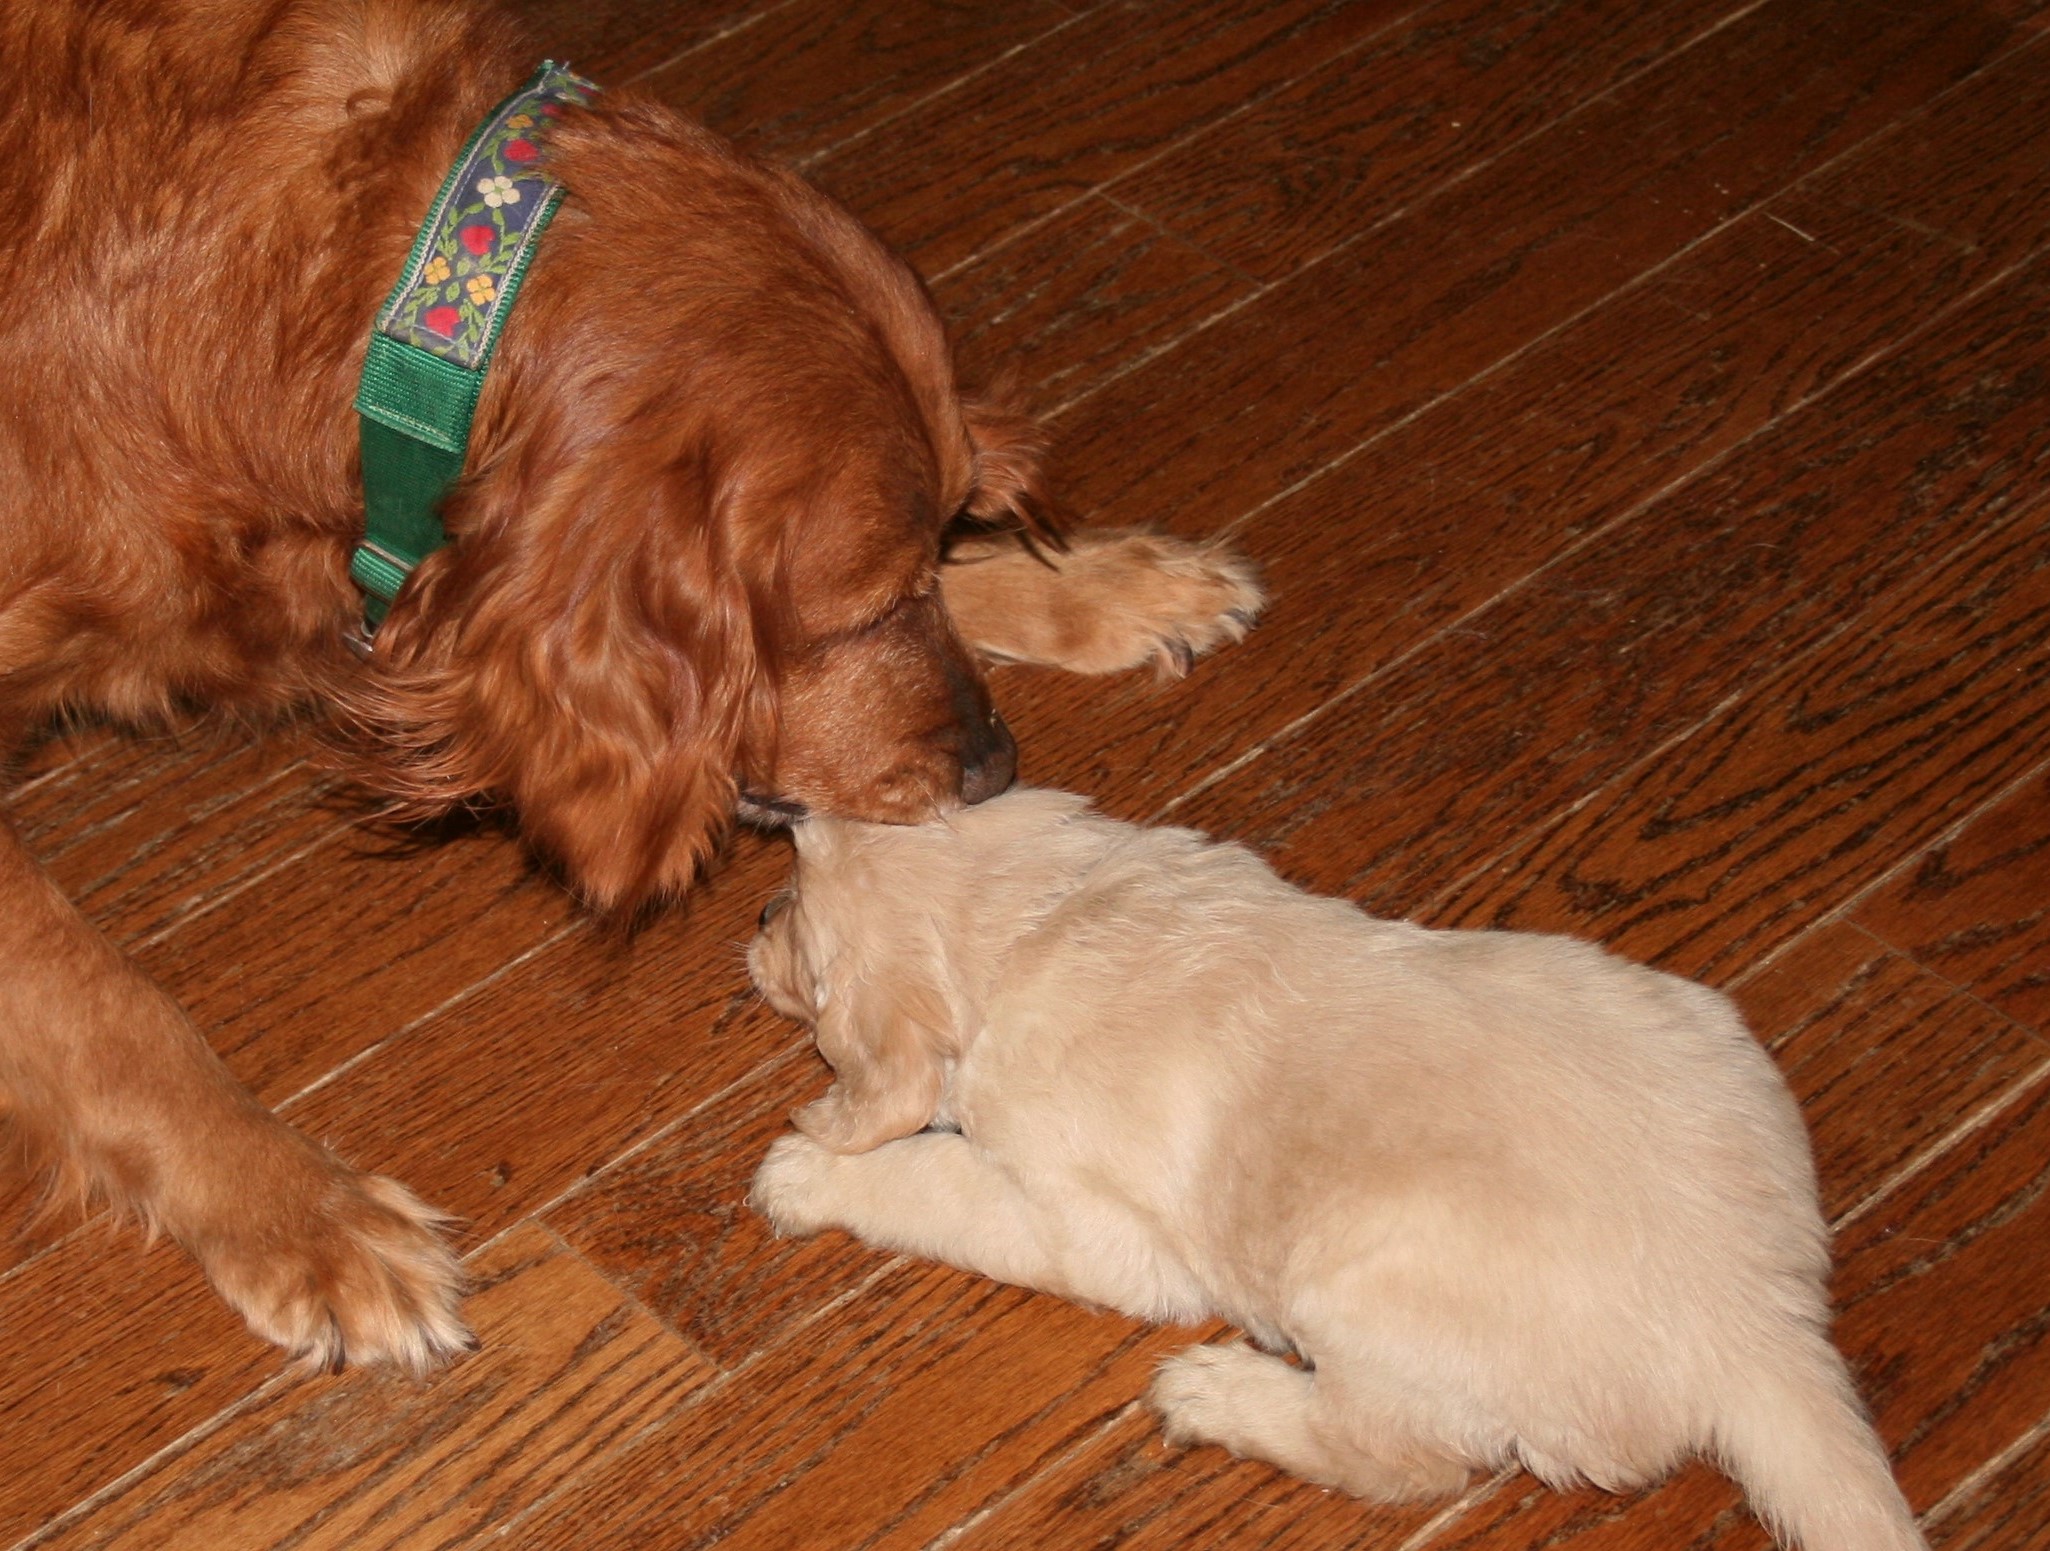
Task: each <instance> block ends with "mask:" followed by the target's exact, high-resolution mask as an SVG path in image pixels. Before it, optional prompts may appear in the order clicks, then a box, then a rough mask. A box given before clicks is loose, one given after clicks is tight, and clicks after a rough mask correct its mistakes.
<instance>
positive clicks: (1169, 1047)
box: [749, 791, 1922, 1551]
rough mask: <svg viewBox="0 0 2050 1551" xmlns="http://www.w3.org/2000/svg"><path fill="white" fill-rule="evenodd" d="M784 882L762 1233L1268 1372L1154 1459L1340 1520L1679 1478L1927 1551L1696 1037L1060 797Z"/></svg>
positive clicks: (1522, 959) (1735, 1050) (1178, 1419)
mask: <svg viewBox="0 0 2050 1551" xmlns="http://www.w3.org/2000/svg"><path fill="white" fill-rule="evenodd" d="M797 842H798V857H799V861H798V881H797V889H796V892H795V895H794V896H793V897H792V899H791V901H790V902H789V903H788V904H787V905H786V906H785V907H784V908H782V909H781V910H780V911H778V910H776V909H775V907H773V906H772V908H771V911H770V912H765V916H766V921H765V926H764V929H763V932H762V934H761V936H760V937H759V938H757V940H756V943H755V945H754V947H753V949H752V950H751V952H750V955H749V966H750V969H751V970H752V971H753V973H754V976H755V980H756V983H757V984H758V985H759V986H760V987H761V988H762V990H763V992H764V993H765V994H766V995H767V996H768V998H769V1000H770V1002H771V1003H772V1004H773V1005H774V1006H776V1007H777V1009H778V1010H779V1011H782V1012H784V1013H786V1014H788V1015H790V1016H793V1017H797V1018H799V1019H801V1020H803V1021H805V1022H809V1023H811V1024H812V1025H813V1026H814V1027H815V1028H816V1030H817V1032H818V1041H819V1048H820V1050H821V1052H823V1053H824V1054H825V1056H826V1058H827V1059H828V1060H829V1061H830V1062H831V1063H832V1064H833V1066H834V1068H835V1070H836V1072H837V1074H838V1080H837V1081H836V1082H835V1084H834V1086H833V1088H832V1090H831V1091H830V1092H829V1093H828V1094H827V1095H826V1097H825V1098H823V1099H821V1100H819V1101H818V1102H817V1103H815V1104H813V1105H811V1106H809V1107H808V1108H806V1109H805V1110H803V1111H800V1112H799V1114H798V1117H797V1122H798V1126H799V1128H800V1131H801V1132H803V1133H805V1134H800V1135H793V1136H788V1137H785V1138H783V1139H781V1140H779V1141H778V1142H777V1143H776V1144H775V1146H774V1147H773V1148H772V1149H771V1151H770V1153H769V1156H768V1158H767V1159H766V1161H765V1162H764V1163H763V1165H762V1168H761V1171H760V1173H759V1174H758V1175H757V1177H756V1181H755V1187H754V1200H755V1202H756V1204H757V1205H758V1206H759V1207H760V1208H761V1209H762V1210H763V1211H764V1212H765V1213H766V1214H767V1215H768V1216H769V1218H770V1220H771V1221H772V1222H774V1223H776V1224H777V1226H778V1227H780V1228H783V1229H786V1230H789V1231H795V1232H811V1231H814V1230H816V1229H818V1228H821V1227H827V1226H838V1227H844V1228H847V1229H849V1230H850V1231H852V1232H854V1233H857V1234H859V1235H860V1236H862V1237H863V1238H865V1239H868V1240H870V1241H871V1242H874V1243H876V1244H878V1245H880V1246H883V1247H886V1248H890V1249H895V1250H902V1251H908V1252H910V1253H913V1254H921V1255H929V1256H932V1257H934V1258H937V1259H940V1260H944V1261H947V1262H949V1263H951V1264H954V1265H957V1266H961V1267H963V1268H965V1269H969V1270H974V1271H979V1272H982V1273H984V1274H986V1275H990V1276H995V1277H999V1278H1001V1279H1003V1280H1005V1281H1010V1282H1017V1283H1023V1284H1025V1285H1028V1286H1034V1287H1041V1288H1045V1289H1047V1290H1049V1291H1054V1292H1058V1293H1061V1294H1064V1295H1066V1296H1069V1297H1074V1298H1079V1299H1082V1300H1084V1301H1087V1302H1091V1303H1101V1304H1108V1305H1111V1306H1114V1307H1116V1308H1119V1309H1123V1310H1125V1311H1126V1312H1128V1313H1131V1314H1135V1315H1138V1316H1141V1317H1143V1318H1150V1319H1161V1320H1176V1321H1183V1322H1190V1323H1194V1322H1197V1321H1200V1320H1202V1319H1205V1318H1208V1317H1211V1316H1213V1315H1223V1316H1224V1317H1226V1318H1228V1319H1231V1320H1233V1321H1234V1322H1236V1323H1237V1324H1239V1325H1240V1326H1242V1327H1243V1328H1245V1329H1246V1330H1248V1331H1249V1332H1251V1333H1252V1334H1253V1335H1254V1337H1255V1338H1256V1339H1257V1340H1259V1341H1260V1342H1261V1343H1262V1344H1263V1345H1265V1346H1267V1347H1269V1348H1270V1349H1274V1350H1277V1351H1278V1350H1282V1349H1293V1350H1294V1351H1296V1352H1298V1353H1300V1354H1301V1356H1302V1357H1303V1358H1304V1359H1305V1364H1304V1366H1301V1367H1298V1366H1295V1365H1292V1364H1291V1363H1289V1362H1287V1361H1286V1360H1284V1359H1283V1358H1282V1357H1279V1356H1268V1355H1264V1354H1262V1353H1259V1352H1255V1351H1253V1350H1251V1349H1249V1348H1246V1347H1243V1346H1234V1347H1222V1348H1219V1347H1208V1346H1206V1347H1196V1348H1193V1349H1191V1350H1190V1351H1188V1352H1185V1353H1183V1354H1181V1355H1179V1356H1178V1357H1175V1358H1173V1359H1170V1360H1169V1362H1168V1363H1167V1364H1166V1365H1165V1366H1164V1367H1163V1369H1162V1372H1161V1375H1160V1378H1159V1380H1158V1381H1157V1383H1156V1385H1155V1389H1154V1396H1153V1398H1154V1403H1155V1405H1156V1406H1157V1407H1158V1408H1159V1409H1160V1410H1161V1412H1162V1413H1163V1415H1164V1417H1165V1420H1166V1423H1167V1427H1168V1430H1169V1432H1170V1433H1171V1434H1172V1435H1174V1436H1176V1437H1178V1438H1180V1439H1183V1440H1198V1441H1204V1442H1214V1443H1221V1444H1224V1445H1225V1446H1227V1447H1229V1448H1231V1449H1233V1450H1234V1451H1236V1452H1238V1453H1242V1454H1250V1455H1254V1456H1256V1457H1259V1458H1262V1459H1266V1460H1269V1461H1272V1462H1273V1463H1275V1464H1278V1465H1281V1466H1282V1467H1284V1468H1285V1469H1289V1470H1292V1471H1295V1472H1297V1473H1299V1474H1302V1475H1305V1476H1308V1477H1310V1478H1311V1479H1313V1480H1316V1481H1321V1482H1324V1483H1326V1484H1329V1485H1334V1486H1341V1487H1345V1488H1347V1489H1348V1490H1351V1491H1353V1492H1356V1493H1360V1494H1363V1495H1369V1496H1376V1497H1384V1498H1396V1497H1405V1496H1413V1495H1423V1494H1430V1493H1438V1492H1447V1491H1453V1490H1457V1489H1458V1488H1460V1487H1461V1486H1463V1485H1464V1484H1465V1482H1466V1480H1467V1472H1468V1471H1469V1469H1473V1468H1479V1469H1483V1470H1493V1469H1497V1468H1499V1467H1501V1466H1503V1465H1507V1464H1512V1463H1519V1464H1522V1465H1524V1466H1525V1467H1527V1468H1529V1469H1530V1470H1532V1471H1535V1472H1536V1473H1537V1474H1539V1475H1541V1476H1543V1477H1544V1478H1546V1479H1547V1480H1549V1481H1551V1482H1553V1483H1554V1484H1566V1483H1570V1482H1575V1481H1580V1480H1591V1481H1594V1482H1596V1483H1598V1484H1600V1485H1603V1486H1606V1487H1609V1488H1611V1489H1617V1488H1623V1487H1628V1486H1634V1485H1638V1484H1641V1483H1644V1482H1646V1481H1649V1480H1652V1479H1654V1478H1656V1477H1658V1476H1660V1475H1662V1474H1664V1473H1665V1472H1666V1471H1667V1470H1669V1469H1671V1468H1672V1467H1673V1466H1674V1465H1675V1464H1676V1463H1677V1462H1678V1461H1679V1460H1680V1459H1682V1458H1683V1457H1685V1456H1686V1455H1689V1454H1693V1453H1705V1454H1710V1455H1713V1456H1714V1457H1716V1458H1719V1459H1721V1460H1722V1461H1724V1462H1725V1463H1726V1464H1727V1466H1728V1467H1729V1468H1730V1469H1731V1471H1732V1472H1733V1473H1734V1474H1735V1475H1736V1476H1737V1477H1738V1478H1739V1479H1740V1480H1741V1481H1742V1483H1743V1484H1744V1486H1745V1487H1746V1489H1747V1491H1748V1492H1749V1494H1750V1497H1751V1499H1752V1501H1753V1503H1754V1504H1755V1505H1756V1506H1757V1507H1758V1509H1759V1511H1760V1513H1761V1514H1762V1515H1763V1516H1765V1517H1766V1518H1767V1519H1768V1520H1770V1521H1771V1522H1772V1523H1773V1524H1774V1525H1775V1526H1776V1527H1778V1528H1779V1529H1780V1530H1782V1531H1783V1532H1785V1533H1787V1534H1789V1535H1790V1536H1792V1537H1793V1538H1794V1539H1795V1540H1797V1541H1798V1542H1799V1543H1800V1544H1801V1545H1803V1546H1805V1547H1806V1548H1807V1551H1911V1548H1914V1547H1919V1546H1920V1545H1921V1544H1922V1541H1921V1537H1920V1536H1919V1534H1918V1533H1917V1532H1916V1529H1915V1526H1914V1521H1913V1519H1912V1518H1911V1517H1910V1515H1909V1513H1908V1511H1907V1507H1906V1504H1905V1503H1904V1502H1903V1501H1902V1500H1901V1497H1900V1494H1899V1492H1898V1490H1897V1489H1896V1487H1895V1486H1894V1483H1893V1481H1892V1478H1891V1475H1890V1473H1889V1470H1888V1466H1887V1461H1886V1457H1885V1454H1884V1453H1883V1451H1882V1450H1881V1449H1880V1447H1879V1443H1878V1440H1877V1439H1876V1438H1875V1437H1874V1436H1873V1434H1872V1430H1871V1428H1870V1426H1869V1424H1868V1423H1867V1422H1866V1421H1865V1419H1864V1417H1863V1416H1862V1415H1861V1413H1860V1409H1859V1405H1858V1401H1857V1398H1856V1396H1855V1394H1854V1393H1853V1392H1852V1388H1851V1385H1850V1381H1849V1378H1848V1375H1847V1374H1846V1372H1845V1369H1844V1364H1843V1361H1842V1359H1841V1358H1840V1357H1839V1356H1838V1354H1837V1352H1836V1350H1835V1349H1834V1347H1832V1346H1831V1344H1830V1341H1829V1337H1828V1334H1827V1328H1828V1317H1829V1310H1828V1303H1827V1297H1826V1293H1825V1291H1824V1285H1823V1283H1824V1278H1825V1276H1826V1274H1827V1271H1828V1264H1829V1256H1828V1248H1827V1233H1826V1230H1825V1229H1824V1226H1823V1223H1822V1218H1821V1214H1820V1211H1819V1210H1818V1207H1817V1204H1816V1186H1815V1175H1814V1168H1813V1165H1812V1163H1811V1161H1810V1159H1809V1154H1808V1147H1807V1138H1806V1136H1805V1135H1804V1133H1803V1130H1802V1125H1801V1117H1800V1114H1799V1112H1798V1110H1797V1109H1796V1107H1795V1105H1794V1102H1793V1100H1792V1097H1791V1095H1789V1094H1788V1092H1787V1089H1786V1085H1785V1083H1784V1082H1783V1081H1782V1080H1781V1079H1780V1076H1779V1074H1778V1072H1777V1071H1776V1070H1775V1068H1774V1067H1773V1064H1772V1062H1771V1061H1770V1059H1768V1058H1767V1056H1766V1055H1765V1054H1764V1052H1763V1051H1762V1050H1761V1049H1760V1048H1759V1046H1758V1044H1757V1043H1756V1041H1754V1040H1753V1039H1752V1038H1751V1036H1750V1035H1749V1033H1748V1032H1747V1031H1746V1030H1745V1028H1744V1025H1743V1023H1742V1021H1741V1019H1740V1018H1739V1017H1738V1015H1737V1012H1736V1010H1735V1009H1734V1008H1733V1007H1732V1006H1731V1005H1730V1004H1729V1002H1728V1001H1727V1000H1726V999H1725V998H1723V997H1722V996H1719V995H1717V994H1716V993H1715V992H1712V991H1709V990H1707V989H1705V988H1703V987H1701V986H1697V985H1693V984H1691V983H1689V982H1687V981H1683V980H1679V979H1676V978H1674V977H1673V976H1670V975H1663V974H1659V973H1656V972H1654V971H1651V970H1647V969H1644V968H1641V967H1639V966H1637V965H1633V964H1629V963H1626V962H1624V961H1623V960H1621V959H1617V958H1613V957H1610V956H1609V955H1607V954H1605V953H1603V952H1602V951H1601V950H1599V949H1598V948H1595V947H1593V946H1592V945H1590V944H1586V943H1580V942H1575V941H1572V940H1570V939H1566V938H1561V937H1544V936H1537V935H1534V934H1528V933H1511V932H1432V931H1426V930H1424V929H1422V928H1420V927H1416V926H1412V925H1409V924H1407V923H1403V922H1390V921H1377V920H1374V919H1372V918H1371V917H1368V916H1366V915H1363V914H1362V913H1361V912H1360V911H1358V910H1357V909H1355V908H1353V907H1352V906H1351V905H1349V904H1347V903H1345V902H1344V901H1342V900H1328V899H1317V898H1313V897H1311V896H1309V895H1306V894H1304V893H1302V892H1301V891H1300V890H1297V889H1294V888H1292V887H1290V886H1289V885H1288V884H1286V883H1284V882H1283V881H1282V880H1281V879H1279V878H1277V877H1276V876H1275V875H1274V873H1273V872H1272V871H1271V870H1270V869H1268V868H1267V866H1266V865H1265V864H1264V863H1262V862H1261V861H1260V860H1259V858H1257V857H1255V856H1253V855H1252V854H1250V853H1249V852H1247V851H1245V850H1244V849H1243V848H1241V847H1237V846H1224V845H1215V844H1211V843H1208V842H1206V841H1204V840H1203V838H1202V837H1201V836H1198V835H1194V834H1192V833H1190V832H1189V831H1186V830H1165V829H1162V830H1146V829H1139V828H1135V827H1133V826H1130V825H1125V824H1118V823H1115V822H1113V821H1111V820H1108V819H1104V818H1100V817H1097V816H1095V815H1092V814H1089V813H1087V812H1085V811H1084V806H1083V804H1082V803H1081V801H1080V800H1079V799H1076V798H1072V797H1069V796H1066V795H1065V794H1062V793H1058V792H1030V791H1014V792H1011V793H1009V794H1007V795H1005V796H1002V797H999V798H996V799H994V800H993V801H991V802H988V803H985V804H983V805H982V806H980V807H978V808H974V809H972V810H970V811H968V812H966V813H962V814H958V815H955V816H953V817H951V818H949V819H946V820H943V821H941V822H938V823H934V824H927V825H920V826H916V827H909V828H906V827H892V828H888V829H884V828H882V827H880V826H873V825H849V824H844V823H840V822H838V821H832V820H818V821H815V822H810V823H806V824H804V825H802V826H800V827H799V829H798V832H797ZM934 1122H938V1123H939V1124H940V1125H943V1126H945V1125H952V1126H957V1127H958V1128H959V1133H960V1134H949V1133H948V1132H946V1131H930V1132H926V1133H925V1134H913V1133H917V1132H920V1131H921V1128H923V1127H926V1126H928V1125H930V1124H933V1123H934ZM863 1149H869V1150H863Z"/></svg>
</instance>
